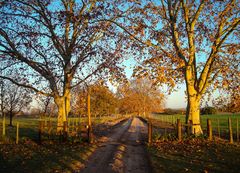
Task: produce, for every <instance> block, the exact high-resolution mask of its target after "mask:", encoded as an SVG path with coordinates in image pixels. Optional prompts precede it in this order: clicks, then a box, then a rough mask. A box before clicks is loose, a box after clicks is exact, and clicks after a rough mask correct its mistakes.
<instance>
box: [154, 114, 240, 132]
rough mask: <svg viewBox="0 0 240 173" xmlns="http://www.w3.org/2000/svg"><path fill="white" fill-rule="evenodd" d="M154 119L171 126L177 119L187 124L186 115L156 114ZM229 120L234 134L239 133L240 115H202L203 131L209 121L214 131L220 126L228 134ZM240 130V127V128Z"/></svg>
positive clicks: (221, 130)
mask: <svg viewBox="0 0 240 173" xmlns="http://www.w3.org/2000/svg"><path fill="white" fill-rule="evenodd" d="M153 118H154V119H156V120H160V121H163V122H169V123H171V124H176V121H177V119H180V120H181V122H182V123H185V115H162V114H155V115H153ZM228 118H231V121H232V129H233V132H234V133H236V131H237V121H238V126H240V114H214V115H201V126H202V129H203V130H206V128H207V119H210V120H211V122H212V128H213V130H214V131H218V124H219V128H220V133H221V132H222V133H226V132H227V131H228ZM238 128H239V129H240V127H238Z"/></svg>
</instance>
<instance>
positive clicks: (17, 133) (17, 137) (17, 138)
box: [16, 122, 19, 144]
mask: <svg viewBox="0 0 240 173" xmlns="http://www.w3.org/2000/svg"><path fill="white" fill-rule="evenodd" d="M18 140H19V123H18V122H17V132H16V144H18Z"/></svg>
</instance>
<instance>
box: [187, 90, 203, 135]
mask: <svg viewBox="0 0 240 173" xmlns="http://www.w3.org/2000/svg"><path fill="white" fill-rule="evenodd" d="M186 123H187V124H190V123H191V124H192V127H191V133H192V134H196V135H200V134H202V133H203V132H202V128H201V125H200V99H199V98H196V97H194V96H191V95H189V94H188V105H187V112H186Z"/></svg>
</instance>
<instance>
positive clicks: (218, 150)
mask: <svg viewBox="0 0 240 173" xmlns="http://www.w3.org/2000/svg"><path fill="white" fill-rule="evenodd" d="M148 151H149V153H150V160H151V163H152V166H153V170H154V172H156V173H158V172H161V173H175V172H176V173H181V172H192V173H195V172H196V173H197V172H204V173H207V172H211V173H214V172H217V173H225V172H228V173H237V172H239V170H240V165H239V163H240V157H239V155H240V146H239V145H238V146H237V145H229V144H227V143H223V142H209V141H206V140H204V139H196V138H195V139H191V140H185V141H182V142H177V141H157V142H155V143H154V144H153V145H152V146H149V147H148Z"/></svg>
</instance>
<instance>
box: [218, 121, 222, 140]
mask: <svg viewBox="0 0 240 173" xmlns="http://www.w3.org/2000/svg"><path fill="white" fill-rule="evenodd" d="M217 123H218V137H219V138H220V137H221V131H220V123H219V119H217Z"/></svg>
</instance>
